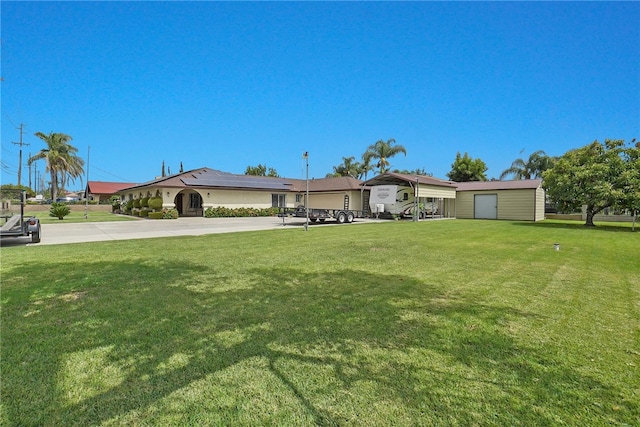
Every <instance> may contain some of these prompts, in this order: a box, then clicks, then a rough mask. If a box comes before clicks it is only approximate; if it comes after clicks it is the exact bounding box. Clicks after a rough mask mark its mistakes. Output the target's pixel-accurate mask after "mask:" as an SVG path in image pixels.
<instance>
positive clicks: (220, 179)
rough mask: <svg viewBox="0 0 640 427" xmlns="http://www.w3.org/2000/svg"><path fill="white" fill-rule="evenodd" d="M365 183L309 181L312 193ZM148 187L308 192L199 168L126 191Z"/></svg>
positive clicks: (293, 182) (288, 182) (299, 184)
mask: <svg viewBox="0 0 640 427" xmlns="http://www.w3.org/2000/svg"><path fill="white" fill-rule="evenodd" d="M361 183H362V181H360V180H358V179H355V178H352V177H338V178H321V179H310V180H309V191H342V190H359V189H360V184H361ZM147 187H165V188H197V187H205V188H227V189H253V190H272V191H297V192H301V191H306V180H302V179H288V178H275V177H269V176H255V175H237V174H233V173H229V172H223V171H219V170H216V169H211V168H206V167H204V168H199V169H194V170H190V171H187V172H183V173H179V174H175V175H171V176H167V177H162V178H157V179H155V180H153V181H149V182H145V183H143V184H136V185H133V186H130V187H128V188H126V190H135V189H138V188H147Z"/></svg>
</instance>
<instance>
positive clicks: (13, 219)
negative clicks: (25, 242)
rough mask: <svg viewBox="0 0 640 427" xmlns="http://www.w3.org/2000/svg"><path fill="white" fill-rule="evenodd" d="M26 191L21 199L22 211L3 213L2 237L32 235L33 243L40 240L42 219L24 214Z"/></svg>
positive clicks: (0, 215)
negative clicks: (26, 216)
mask: <svg viewBox="0 0 640 427" xmlns="http://www.w3.org/2000/svg"><path fill="white" fill-rule="evenodd" d="M25 200H26V192H25V191H23V192H22V195H21V200H20V213H4V212H3V213H2V214H0V218H2V219H3V220H4V223H3V224H2V227H0V239H4V238H7V237H25V236H31V243H39V242H40V220H39V219H38V218H36V217H28V218H25V216H24V204H25Z"/></svg>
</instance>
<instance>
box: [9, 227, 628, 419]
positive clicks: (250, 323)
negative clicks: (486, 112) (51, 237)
mask: <svg viewBox="0 0 640 427" xmlns="http://www.w3.org/2000/svg"><path fill="white" fill-rule="evenodd" d="M554 243H558V244H560V250H559V251H555V250H554V248H553V245H554ZM0 254H1V255H2V264H1V273H2V276H1V279H2V294H1V303H2V337H1V338H2V343H1V345H2V358H1V362H0V364H1V365H0V366H1V368H2V372H1V374H2V384H1V392H2V403H1V413H0V424H2V425H6V426H13V425H15V426H48V425H50V426H71V425H76V426H90V425H104V426H115V425H127V426H129V425H138V426H142V425H145V426H152V425H153V426H156V425H160V426H163V425H176V426H184V425H193V426H201V425H245V426H256V425H291V426H299V425H367V426H376V425H378V426H387V425H395V426H414V425H425V426H432V425H435V426H438V425H441V426H491V425H498V426H532V425H536V426H558V425H571V426H611V425H613V426H625V425H626V426H637V425H638V422H639V420H640V232H636V233H632V232H631V231H630V229H629V228H628V227H614V226H608V227H600V228H596V229H588V228H584V227H583V226H580V225H574V224H569V223H560V222H554V223H552V222H543V223H538V224H531V223H521V222H504V221H471V220H452V221H433V222H420V223H413V222H394V221H390V222H388V223H382V224H367V225H343V226H332V227H326V226H313V227H310V229H309V231H308V232H306V233H305V232H303V231H301V230H300V229H298V228H295V229H294V228H286V227H285V228H282V229H279V230H273V231H263V232H248V233H236V234H218V235H211V236H203V237H184V238H166V239H150V240H132V241H114V242H100V243H88V244H73V245H55V246H30V247H7V248H2V249H0Z"/></svg>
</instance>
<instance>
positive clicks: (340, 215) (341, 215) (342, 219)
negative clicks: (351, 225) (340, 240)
mask: <svg viewBox="0 0 640 427" xmlns="http://www.w3.org/2000/svg"><path fill="white" fill-rule="evenodd" d="M346 220H347V214H345V213H344V212H342V211H340V212H338V216H336V221H337V222H338V224H344V222H345V221H346Z"/></svg>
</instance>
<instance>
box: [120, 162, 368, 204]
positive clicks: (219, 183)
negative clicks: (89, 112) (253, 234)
mask: <svg viewBox="0 0 640 427" xmlns="http://www.w3.org/2000/svg"><path fill="white" fill-rule="evenodd" d="M308 182H309V199H310V203H309V206H310V207H314V206H317V207H334V205H335V208H339V207H342V206H344V205H347V206H348V207H349V208H350V209H354V210H360V209H362V187H361V185H360V184H361V181H360V180H357V179H355V178H351V177H340V178H322V179H311V180H309V181H308ZM306 191H307V181H306V180H300V179H288V178H274V177H266V176H254V175H237V174H232V173H228V172H223V171H219V170H216V169H211V168H207V167H204V168H199V169H194V170H190V171H187V172H182V173H179V174H175V175H171V176H167V177H161V178H157V179H155V180H153V181H149V182H146V183H144V184H137V185H133V186H130V187H128V188H124V189H122V190H120V192H119V194H120V195H121V198H122V200H125V201H127V200H132V199H138V198H144V197H154V196H161V197H162V199H163V203H162V206H163V207H165V208H174V207H175V208H176V209H177V210H178V213H179V214H180V215H181V216H203V215H204V211H205V210H206V209H207V208H209V207H212V208H214V207H227V208H242V207H252V208H270V207H288V208H294V207H297V206H299V205H304V203H305V202H304V200H305V196H306ZM324 204H330V206H320V205H324Z"/></svg>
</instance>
